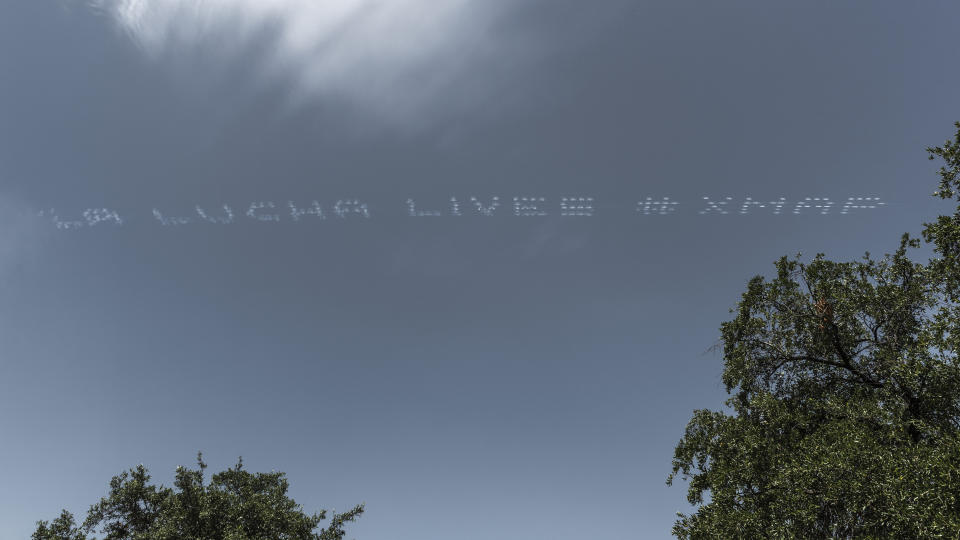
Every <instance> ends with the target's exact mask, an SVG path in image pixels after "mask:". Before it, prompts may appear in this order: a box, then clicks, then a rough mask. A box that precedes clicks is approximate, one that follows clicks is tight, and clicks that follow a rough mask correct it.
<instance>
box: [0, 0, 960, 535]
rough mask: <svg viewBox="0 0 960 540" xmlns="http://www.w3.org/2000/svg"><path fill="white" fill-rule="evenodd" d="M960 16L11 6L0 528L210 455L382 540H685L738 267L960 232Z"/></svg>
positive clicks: (290, 4) (615, 6) (474, 4)
mask: <svg viewBox="0 0 960 540" xmlns="http://www.w3.org/2000/svg"><path fill="white" fill-rule="evenodd" d="M958 17H960V5H957V4H956V3H953V2H947V1H931V2H925V3H922V4H920V3H917V4H905V3H901V2H877V1H867V0H856V1H851V2H842V3H837V2H826V1H811V2H802V3H801V2H793V3H787V2H768V1H759V0H755V1H754V0H751V1H746V0H737V1H732V2H723V3H716V2H689V1H666V0H658V1H642V2H628V1H624V0H598V1H596V2H589V3H587V2H574V1H572V0H510V1H507V0H484V1H480V0H442V1H437V0H432V1H426V0H393V1H387V0H382V1H361V0H328V1H326V2H316V1H308V0H275V1H273V2H262V1H257V0H204V1H199V2H198V1H188V0H167V1H160V0H154V1H150V0H98V1H94V2H83V1H80V0H57V1H53V0H47V1H22V0H21V1H12V2H4V3H2V4H0V73H2V76H0V440H2V441H3V442H2V444H0V477H2V478H3V482H2V483H0V538H3V539H7V538H10V539H14V538H27V537H28V536H29V534H30V532H31V531H32V530H33V527H34V524H35V522H36V521H37V520H40V519H52V518H54V517H56V516H57V515H58V514H59V511H60V509H61V508H66V509H69V510H71V511H72V512H74V513H75V514H77V515H81V516H82V515H83V514H84V513H85V511H86V509H87V508H88V507H89V505H90V504H92V503H93V502H95V501H96V500H97V499H98V498H99V497H101V496H103V495H104V494H105V493H106V492H107V489H108V483H109V480H110V478H111V477H112V476H113V475H115V474H118V473H120V472H121V471H123V470H125V469H127V468H130V467H133V466H136V465H137V464H140V463H143V464H145V465H146V466H147V467H148V468H149V469H150V470H151V471H152V473H153V474H154V478H155V479H156V480H157V481H158V482H162V483H165V484H167V485H169V484H170V483H171V482H172V479H173V472H174V469H175V467H176V466H177V465H187V466H190V465H192V464H193V463H194V459H195V456H196V453H197V452H198V451H202V452H203V453H204V456H205V458H206V460H207V461H208V462H209V463H210V466H211V469H212V470H214V471H215V470H220V469H223V468H226V467H228V466H231V465H233V464H234V463H235V462H236V459H237V457H238V456H243V460H244V463H245V465H246V466H247V468H248V469H250V470H253V471H270V470H280V471H284V472H286V473H287V474H288V476H289V479H290V482H291V491H290V493H291V495H292V496H293V497H294V498H295V499H296V500H297V501H298V502H299V503H300V504H302V505H303V506H304V508H305V509H306V510H308V511H314V510H318V509H320V508H327V509H338V510H346V509H348V508H350V507H352V506H353V505H354V504H356V503H359V502H364V503H366V507H367V512H366V514H365V515H364V516H363V517H362V518H361V519H360V521H358V522H357V523H356V524H355V525H354V526H351V527H350V529H349V535H348V536H349V537H351V538H356V539H357V540H378V539H380V540H451V539H457V540H489V539H491V538H496V539H500V540H540V539H543V540H568V539H569V540H572V539H578V540H579V539H582V538H598V539H604V540H627V539H646V538H668V537H669V534H670V527H671V526H672V523H673V521H674V519H675V515H676V512H678V511H679V512H689V511H691V510H692V508H691V507H690V506H689V505H688V504H687V502H686V499H685V495H686V493H685V489H686V488H685V485H684V484H683V483H682V482H678V483H677V484H676V485H674V486H672V487H668V486H666V485H665V480H666V477H667V475H668V474H669V472H670V466H671V458H672V455H673V449H674V447H675V445H676V443H677V442H678V441H679V439H680V437H681V436H682V434H683V430H684V427H685V426H686V423H687V421H688V420H689V419H690V417H691V414H692V412H693V411H694V409H698V408H712V409H718V408H720V407H721V406H722V402H723V400H724V399H725V391H724V388H723V386H722V384H721V382H720V373H721V371H722V369H723V359H722V354H721V353H720V352H718V351H717V350H716V347H715V345H716V344H717V341H718V338H719V326H720V324H721V323H722V322H723V321H725V320H727V319H729V318H730V313H729V310H730V309H731V308H733V307H735V306H736V303H737V300H738V298H739V297H740V295H741V294H742V293H743V291H744V290H745V286H746V283H747V281H748V280H749V279H750V278H751V277H752V276H754V275H757V274H764V275H770V273H771V271H772V270H773V266H772V263H773V261H775V260H776V259H777V258H779V257H780V256H782V255H793V254H796V253H802V254H803V255H802V256H803V257H806V258H809V257H812V256H813V255H814V254H816V253H826V254H827V255H828V256H830V257H833V258H837V259H843V260H850V259H855V258H858V257H860V256H862V255H863V253H864V252H866V251H869V252H871V253H875V254H882V253H884V252H889V251H892V250H894V249H896V247H897V245H898V239H899V237H900V235H901V234H902V233H903V232H908V231H909V232H911V233H913V234H917V233H919V231H920V229H921V226H922V223H923V222H924V221H929V220H932V219H933V218H934V217H935V216H936V215H937V214H938V213H945V212H947V211H951V210H952V208H950V207H949V205H946V204H945V203H942V202H939V201H936V200H934V199H933V198H932V197H931V196H930V194H931V193H932V192H933V191H934V189H935V187H936V183H937V177H936V175H935V172H934V171H935V168H936V165H935V164H934V163H931V162H929V161H927V159H926V153H925V151H924V148H925V147H927V146H930V145H936V144H939V143H940V142H941V141H943V140H944V139H946V138H947V137H948V136H950V135H951V134H952V133H953V127H952V123H953V122H954V121H955V120H960V97H958V93H957V92H956V89H957V88H958V83H960V72H958V71H957V70H956V69H955V67H954V66H956V65H958V58H957V51H956V43H955V41H956V40H955V36H956V22H957V20H958ZM727 197H729V199H727ZM851 197H852V198H854V199H855V201H854V202H850V201H849V199H850V198H851ZM494 198H496V199H494ZM648 198H649V201H650V204H648V205H644V204H638V203H643V202H645V201H648ZM807 198H810V199H811V200H810V201H807V202H805V201H806V199H807ZM815 198H819V199H820V200H819V201H817V200H814V199H815ZM857 198H870V199H872V200H871V201H866V202H859V201H856V199H857ZM451 199H455V202H452V201H451ZM665 199H668V201H667V202H672V203H676V204H664V202H665ZM748 199H750V200H752V201H754V202H756V203H757V204H750V205H746V206H744V203H745V202H746V201H747V200H748ZM781 199H783V200H784V201H785V202H783V203H782V204H783V205H782V206H779V205H772V204H769V203H770V202H772V201H780V200H781ZM825 199H829V202H828V201H826V200H825ZM411 201H412V202H411ZM724 201H726V204H725V205H724V204H721V203H723V202H724ZM495 202H496V203H498V204H496V205H495V204H494V203H495ZM760 203H763V207H762V208H761V206H760ZM879 203H883V204H879ZM291 205H292V207H291ZM851 205H853V206H851ZM816 206H819V207H820V208H817V207H816ZM867 206H874V208H865V207H867ZM224 207H226V209H225V208H224ZM198 208H199V210H198ZM777 208H779V209H780V212H777ZM844 208H846V209H847V210H848V212H847V213H843V212H842V210H843V209H844ZM744 209H745V213H742V212H741V211H742V210H744ZM645 210H646V211H645ZM724 212H725V213H724ZM435 214H439V215H435ZM485 214H490V215H485Z"/></svg>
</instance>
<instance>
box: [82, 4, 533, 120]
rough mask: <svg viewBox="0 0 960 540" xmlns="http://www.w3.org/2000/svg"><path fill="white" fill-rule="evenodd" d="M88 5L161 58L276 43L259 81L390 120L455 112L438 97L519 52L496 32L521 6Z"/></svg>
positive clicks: (229, 52) (231, 54) (220, 54)
mask: <svg viewBox="0 0 960 540" xmlns="http://www.w3.org/2000/svg"><path fill="white" fill-rule="evenodd" d="M88 1H91V2H92V5H93V6H95V7H96V8H97V9H99V10H102V11H103V12H105V13H107V14H108V15H110V16H111V17H112V18H113V19H114V21H115V22H116V23H117V24H118V25H119V27H120V28H121V29H122V30H124V31H125V33H127V34H128V35H129V36H130V37H131V38H132V39H133V40H134V41H135V42H136V43H137V44H138V45H139V46H140V47H141V48H142V49H143V50H144V52H146V53H147V54H149V55H151V56H155V57H158V56H162V55H166V54H170V53H174V54H183V55H191V54H196V53H197V51H198V49H202V50H203V52H204V53H209V52H211V51H212V52H213V54H215V55H216V57H217V58H218V59H221V60H224V61H247V60H249V59H244V58H236V56H238V52H237V51H242V50H244V47H245V46H246V45H249V44H250V43H251V42H253V41H254V40H256V39H260V38H262V37H263V36H264V35H269V36H270V47H269V49H270V50H269V52H268V53H267V54H266V57H265V58H264V59H263V61H262V62H260V65H259V66H254V70H255V73H256V75H257V76H260V77H270V78H271V79H275V78H277V77H281V78H283V79H284V80H285V82H288V83H290V84H291V87H292V94H293V95H294V96H295V97H296V98H297V99H298V100H300V101H302V100H312V99H317V98H320V99H332V100H337V101H340V102H342V103H346V104H349V105H351V106H352V107H358V108H361V109H364V110H367V111H369V112H373V113H375V114H377V115H380V116H384V117H388V118H397V117H400V118H407V117H410V116H415V115H417V114H418V113H422V112H424V111H425V110H426V108H427V107H428V106H429V107H433V106H436V105H437V103H436V102H437V101H443V102H447V103H449V102H450V96H449V95H444V96H443V97H442V98H439V97H438V96H440V94H442V93H443V92H445V91H447V90H450V89H451V87H452V86H453V85H454V83H455V82H456V81H457V80H458V79H459V78H461V77H463V76H465V75H466V74H467V73H473V74H474V76H476V75H478V74H477V73H476V71H477V69H476V68H477V67H478V65H479V64H483V63H484V62H491V61H493V60H494V59H495V58H497V59H498V60H497V61H498V62H502V61H503V60H504V53H510V54H516V53H517V52H518V51H504V50H503V48H504V47H505V45H504V44H503V40H501V39H498V36H494V35H491V33H493V28H494V26H495V24H496V22H497V21H498V20H499V18H500V17H502V16H503V15H504V14H505V12H506V11H507V10H508V9H509V8H508V6H513V7H516V6H517V5H518V4H519V3H521V2H520V1H519V0H516V1H513V2H503V1H501V0H88ZM501 37H502V36H501ZM510 54H507V58H508V60H507V61H508V62H509V61H510V60H509V58H510ZM480 76H481V77H482V74H480ZM461 89H462V87H461Z"/></svg>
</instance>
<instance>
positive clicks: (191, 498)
mask: <svg viewBox="0 0 960 540" xmlns="http://www.w3.org/2000/svg"><path fill="white" fill-rule="evenodd" d="M197 465H198V467H197V469H189V468H185V467H178V468H177V473H176V480H175V481H174V487H172V488H167V487H163V486H157V485H154V484H152V483H151V482H150V474H149V473H148V471H147V469H146V468H145V467H144V466H143V465H139V466H137V467H135V468H133V469H130V470H129V471H126V472H123V473H121V474H120V475H119V476H115V477H113V479H112V480H111V481H110V492H109V494H108V495H107V496H106V497H104V498H102V499H101V500H100V502H98V503H97V504H94V505H93V506H91V507H90V510H89V512H88V513H87V518H86V520H84V522H83V524H82V525H77V523H76V522H75V520H74V517H73V516H72V515H71V514H70V513H69V512H67V511H66V510H64V511H63V513H61V514H60V517H58V518H57V519H55V520H54V521H53V522H52V523H48V522H46V521H41V522H39V523H38V524H37V529H36V531H34V533H33V535H32V537H31V538H32V540H93V539H90V538H88V536H87V535H88V534H97V533H102V534H104V535H105V536H104V537H103V540H343V538H344V535H345V534H346V533H345V531H344V526H345V525H346V524H347V523H348V522H351V521H354V520H355V519H356V518H357V517H359V516H360V514H362V513H363V505H358V506H356V507H354V508H353V509H352V510H350V511H348V512H346V513H343V514H337V513H334V514H333V515H332V516H331V518H330V524H329V526H328V527H326V528H324V529H321V530H319V531H317V529H318V528H319V527H320V523H321V522H322V521H324V520H325V519H326V517H327V515H326V514H327V513H326V511H320V512H319V513H316V514H312V515H308V514H305V513H304V512H303V511H302V508H301V507H300V506H299V505H297V504H296V502H294V501H293V499H290V498H289V497H288V496H287V489H288V487H289V483H288V482H287V479H286V477H285V475H284V474H283V473H280V472H272V473H255V474H254V473H250V472H248V471H246V470H244V468H243V461H242V460H239V461H238V462H237V465H236V466H235V467H233V468H230V469H227V470H226V471H223V472H220V473H218V474H215V475H213V477H212V478H211V479H210V482H209V483H207V482H205V480H204V473H205V470H206V468H207V464H206V463H204V462H203V459H202V456H201V455H198V456H197Z"/></svg>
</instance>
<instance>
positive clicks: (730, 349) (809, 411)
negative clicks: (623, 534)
mask: <svg viewBox="0 0 960 540" xmlns="http://www.w3.org/2000/svg"><path fill="white" fill-rule="evenodd" d="M956 127H957V134H956V137H955V139H954V140H948V141H947V142H946V143H945V144H944V145H943V146H939V147H934V148H928V149H927V150H928V152H929V154H930V158H931V159H938V158H939V159H941V160H942V161H943V166H942V167H941V168H940V171H939V174H940V188H939V190H938V191H937V192H936V193H935V195H937V196H939V197H941V198H944V199H953V198H960V123H957V124H956ZM924 225H925V227H924V230H923V239H924V240H925V241H926V242H928V243H930V244H931V246H932V247H933V250H934V255H935V256H934V258H932V259H930V260H929V261H928V262H927V263H924V264H920V263H916V262H913V261H912V260H911V259H910V258H909V257H908V251H910V250H911V249H913V248H917V247H919V246H920V245H921V242H920V240H919V239H914V238H911V237H910V236H909V235H904V236H903V238H902V239H901V241H900V245H899V248H898V249H897V250H896V251H895V252H894V253H892V254H887V255H886V256H884V257H881V258H877V259H875V258H872V257H871V256H870V254H869V253H868V254H866V255H865V256H864V257H863V259H862V260H859V261H853V262H834V261H830V260H827V259H826V258H825V257H824V256H823V255H817V256H816V257H814V258H813V259H812V260H811V261H809V262H807V263H804V262H801V260H800V257H799V255H798V256H797V257H794V258H788V257H784V258H782V259H780V260H779V261H778V262H777V263H776V265H775V266H776V275H775V277H772V278H770V279H765V278H763V277H761V276H757V277H754V278H753V279H752V280H750V282H749V284H748V286H747V290H746V292H745V293H744V294H743V296H742V299H741V300H740V302H739V305H738V307H737V308H736V309H735V310H731V313H734V314H735V316H734V318H733V319H732V320H730V321H728V322H725V323H723V324H722V325H721V341H722V346H723V361H724V369H723V382H724V384H725V386H726V389H727V393H728V394H729V395H730V397H729V399H728V400H727V401H726V408H725V410H722V411H711V410H697V411H695V412H694V414H693V418H692V419H691V420H690V422H689V424H688V425H687V428H686V432H685V433H684V435H683V437H682V438H681V440H680V442H679V444H678V445H677V447H676V450H675V453H674V459H673V470H672V473H671V474H670V476H669V477H668V479H667V483H668V484H671V483H672V482H673V480H674V479H676V478H677V477H681V478H683V479H684V480H686V481H689V488H688V492H687V499H688V500H689V502H690V503H691V504H692V505H694V506H695V512H694V513H693V514H691V515H684V514H679V515H678V520H677V522H676V524H675V525H674V528H673V533H674V534H675V535H676V536H677V537H680V538H854V537H855V538H941V537H949V538H957V537H958V536H960V362H958V358H957V351H958V350H960V294H958V293H960V286H958V285H960V204H958V208H957V212H956V213H955V214H953V215H952V216H940V217H939V219H937V220H936V221H935V222H934V223H927V224H924Z"/></svg>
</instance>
